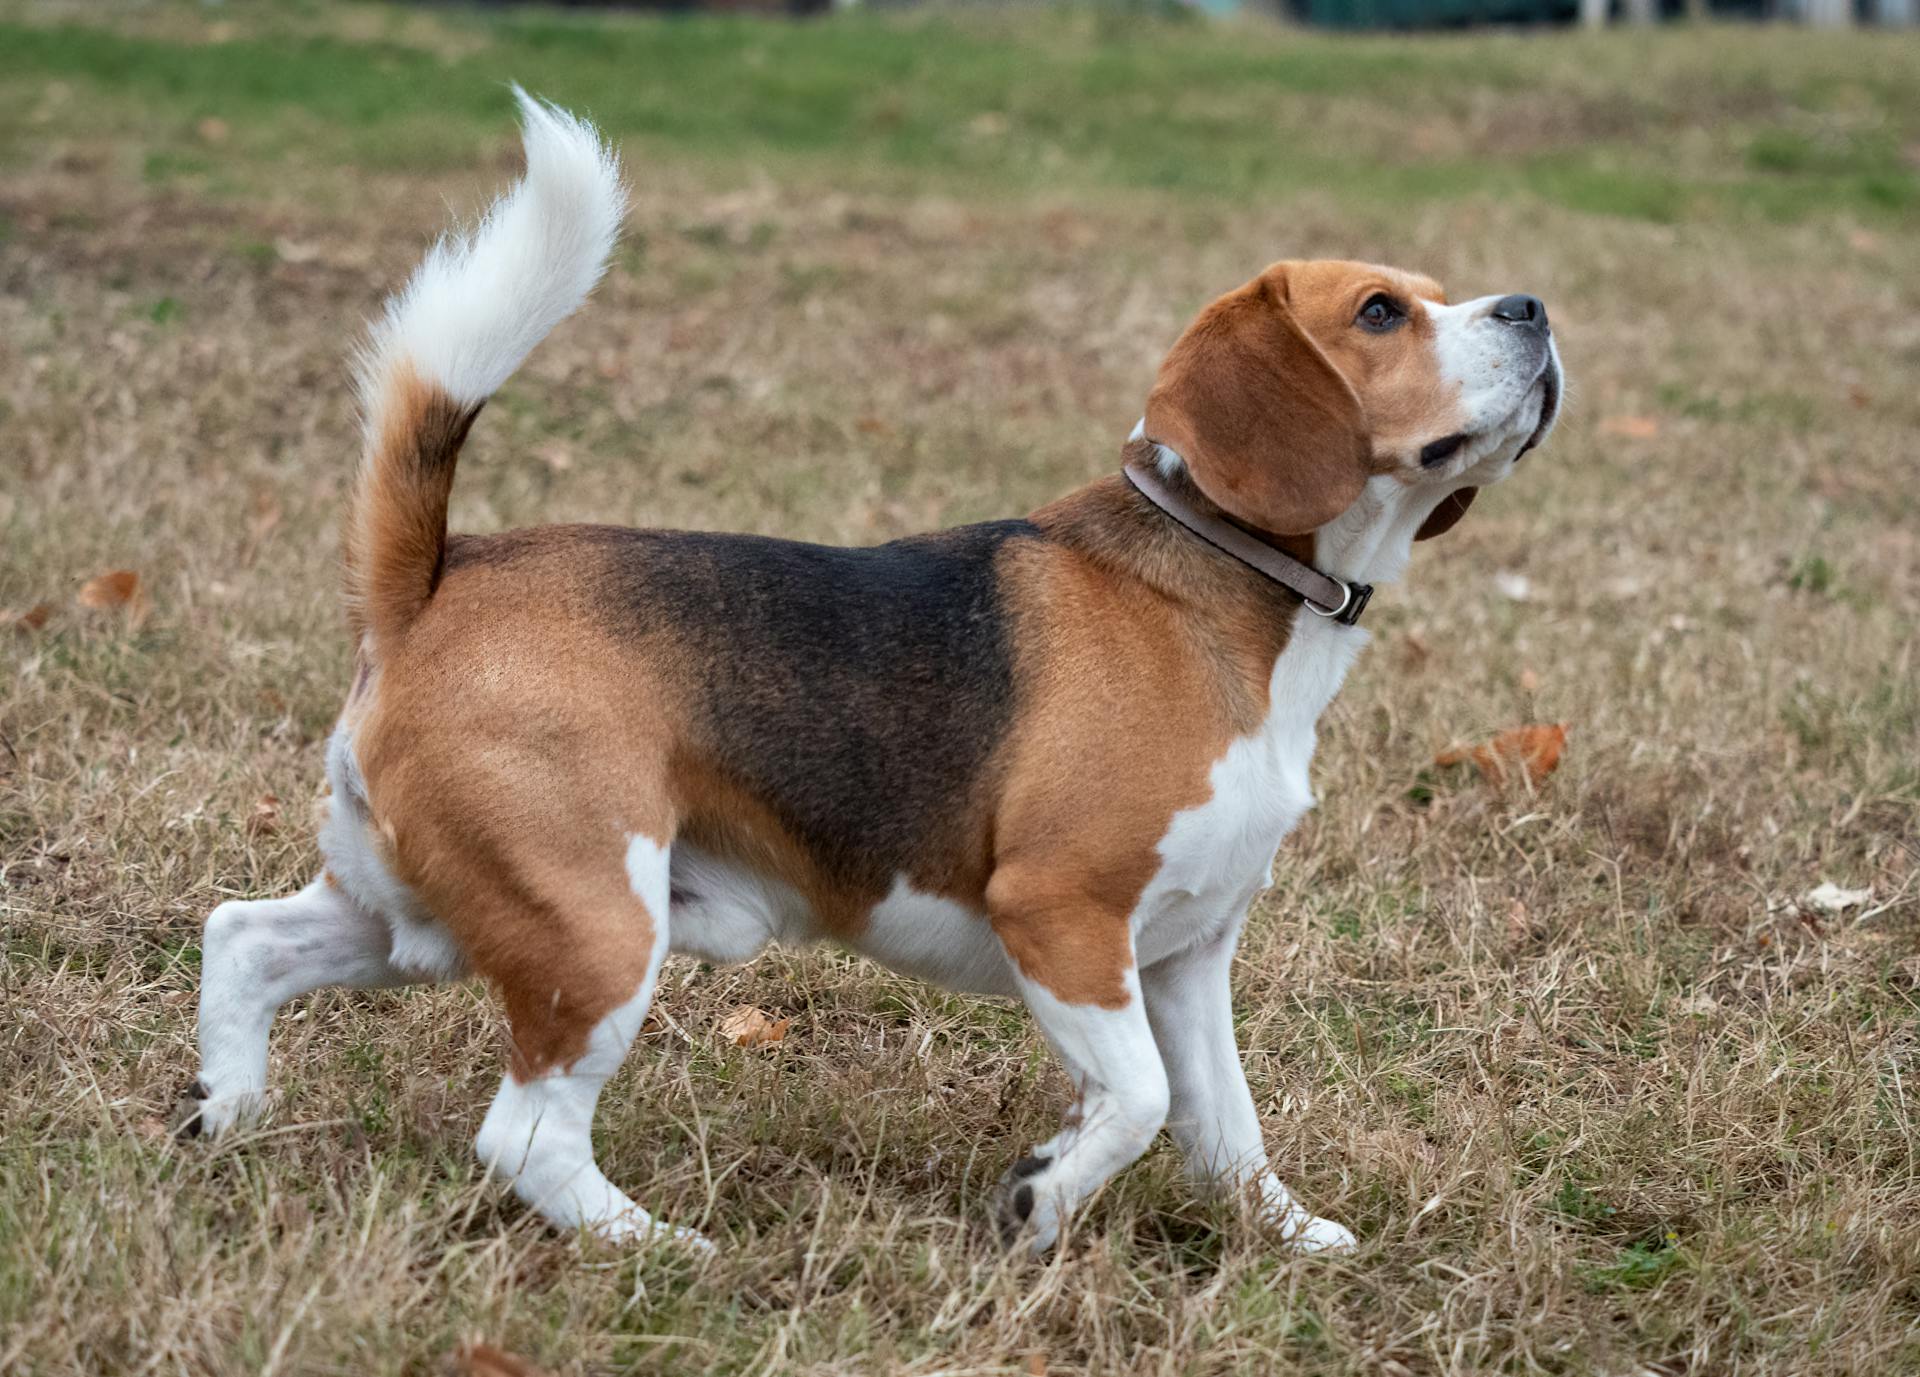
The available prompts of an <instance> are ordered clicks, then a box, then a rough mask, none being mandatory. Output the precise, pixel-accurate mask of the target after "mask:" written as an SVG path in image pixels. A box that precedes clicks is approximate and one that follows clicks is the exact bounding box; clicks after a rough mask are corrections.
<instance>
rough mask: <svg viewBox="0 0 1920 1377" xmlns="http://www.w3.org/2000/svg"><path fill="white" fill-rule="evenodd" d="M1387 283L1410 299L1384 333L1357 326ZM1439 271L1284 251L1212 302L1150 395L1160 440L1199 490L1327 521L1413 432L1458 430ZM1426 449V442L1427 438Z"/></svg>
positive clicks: (1278, 513)
mask: <svg viewBox="0 0 1920 1377" xmlns="http://www.w3.org/2000/svg"><path fill="white" fill-rule="evenodd" d="M1376 292H1386V293H1388V294H1390V295H1392V296H1393V297H1394V298H1395V299H1396V300H1398V301H1399V302H1400V303H1401V304H1402V305H1403V306H1405V307H1407V308H1408V321H1407V324H1406V325H1405V326H1404V327H1402V328H1401V329H1398V330H1394V331H1392V332H1390V333H1387V334H1371V333H1368V332H1365V331H1361V330H1357V329H1355V328H1354V324H1353V322H1354V317H1355V316H1356V315H1358V314H1359V312H1360V309H1361V308H1362V307H1363V306H1364V305H1365V304H1366V302H1367V301H1368V299H1369V298H1371V297H1372V296H1373V295H1374V294H1375V293H1376ZM1445 299H1446V298H1445V294H1444V293H1443V292H1442V291H1441V290H1440V287H1439V285H1438V284H1437V283H1435V282H1434V281H1432V280H1431V279H1430V278H1425V277H1421V276H1418V275H1417V274H1413V273H1403V272H1400V271H1398V270H1397V269H1393V268H1381V267H1375V266H1372V265H1370V264H1364V263H1341V262H1310V263H1292V262H1287V263H1275V264H1273V265H1272V266H1271V267H1269V268H1268V269H1267V270H1266V271H1265V272H1263V273H1261V274H1260V276H1258V277H1256V278H1254V279H1253V280H1252V281H1251V282H1248V283H1247V284H1245V285H1244V286H1242V287H1238V288H1236V289H1235V290H1233V291H1231V292H1228V293H1227V294H1226V295H1225V296H1222V297H1220V298H1219V299H1218V300H1217V301H1215V302H1213V304H1212V305H1210V306H1208V307H1207V308H1206V309H1205V310H1203V311H1202V312H1201V313H1200V315H1199V317H1198V318H1197V319H1195V321H1194V322H1193V324H1192V325H1190V326H1188V327H1187V330H1186V332H1185V333H1184V334H1183V335H1181V337H1180V338H1179V340H1178V341H1176V342H1175V344H1174V346H1173V348H1172V350H1170V351H1169V352H1168V354H1167V358H1166V361H1165V362H1164V363H1162V364H1161V366H1160V375H1159V378H1158V380H1157V381H1156V382H1155V384H1154V388H1153V392H1152V394H1151V395H1150V396H1149V397H1148V399H1147V411H1146V431H1147V435H1148V437H1149V438H1151V439H1153V440H1157V441H1159V442H1161V443H1162V444H1165V445H1168V446H1170V447H1171V448H1172V449H1174V450H1175V451H1176V452H1177V453H1179V454H1180V455H1181V456H1182V458H1184V459H1185V460H1186V463H1187V467H1188V469H1189V471H1190V472H1191V473H1192V475H1193V478H1194V481H1195V482H1196V483H1197V484H1198V485H1199V487H1200V490H1201V491H1202V492H1203V493H1205V494H1206V495H1207V496H1208V497H1209V498H1210V499H1212V501H1213V502H1214V503H1215V504H1217V505H1218V506H1219V507H1221V508H1222V509H1223V510H1224V511H1225V512H1226V513H1227V514H1228V515H1229V516H1231V517H1232V518H1234V519H1235V520H1237V521H1239V522H1241V523H1242V524H1245V525H1248V526H1251V527H1253V528H1255V529H1257V530H1261V531H1266V532H1271V533H1273V534H1276V535H1302V534H1305V533H1308V532H1311V531H1314V530H1316V529H1318V528H1319V527H1320V526H1323V525H1325V524H1326V523H1327V522H1328V521H1331V520H1332V519H1333V518H1334V517H1336V516H1338V515H1339V514H1340V513H1341V512H1343V511H1345V510H1346V509H1347V508H1348V507H1349V506H1351V505H1352V504H1353V502H1354V499H1356V498H1357V497H1359V495H1360V490H1361V488H1362V487H1363V486H1364V485H1365V483H1366V480H1367V478H1368V476H1369V475H1370V474H1372V473H1376V472H1384V471H1386V470H1387V469H1388V468H1389V467H1390V464H1389V462H1388V461H1387V456H1390V455H1392V454H1394V453H1396V452H1398V451H1402V450H1404V449H1405V448H1406V447H1407V446H1408V445H1409V444H1410V443H1413V442H1414V440H1415V437H1419V438H1421V439H1432V438H1435V437H1436V436H1437V435H1439V434H1444V433H1445V432H1446V430H1447V429H1448V428H1449V426H1448V425H1447V417H1448V415H1449V407H1450V406H1451V404H1452V401H1451V399H1450V398H1449V397H1448V396H1447V393H1446V389H1445V388H1444V386H1443V385H1442V384H1441V381H1440V377H1439V371H1438V366H1437V362H1436V360H1435V356H1434V350H1433V328H1432V322H1431V320H1430V319H1429V318H1428V317H1427V315H1426V313H1425V311H1424V310H1423V309H1422V303H1423V302H1427V301H1434V302H1443V301H1444V300H1445ZM1416 447H1417V446H1416Z"/></svg>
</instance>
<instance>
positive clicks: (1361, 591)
mask: <svg viewBox="0 0 1920 1377" xmlns="http://www.w3.org/2000/svg"><path fill="white" fill-rule="evenodd" d="M1336 581H1337V580H1336ZM1340 588H1341V590H1342V591H1343V592H1344V593H1345V594H1346V596H1345V597H1343V598H1342V599H1341V600H1340V605H1339V606H1338V607H1333V608H1327V607H1322V606H1320V605H1319V604H1318V603H1316V602H1314V600H1313V599H1312V598H1309V597H1306V596H1305V595H1302V597H1301V599H1300V601H1301V604H1302V605H1303V606H1304V607H1305V608H1306V609H1307V611H1309V612H1311V613H1313V615H1314V616H1316V617H1325V618H1327V619H1328V620H1329V621H1332V622H1334V623H1335V624H1337V625H1339V626H1352V625H1354V624H1355V623H1356V622H1358V621H1359V620H1360V614H1361V613H1362V612H1365V611H1366V610H1367V604H1368V603H1370V602H1372V601H1373V585H1372V584H1370V583H1342V584H1340Z"/></svg>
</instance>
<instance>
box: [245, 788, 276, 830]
mask: <svg viewBox="0 0 1920 1377" xmlns="http://www.w3.org/2000/svg"><path fill="white" fill-rule="evenodd" d="M279 830H280V799H279V796H278V795H275V794H262V795H260V800H259V802H257V803H255V804H254V805H253V816H252V817H250V818H248V819H247V835H248V836H250V837H270V836H272V835H273V834H274V833H275V832H278V831H279Z"/></svg>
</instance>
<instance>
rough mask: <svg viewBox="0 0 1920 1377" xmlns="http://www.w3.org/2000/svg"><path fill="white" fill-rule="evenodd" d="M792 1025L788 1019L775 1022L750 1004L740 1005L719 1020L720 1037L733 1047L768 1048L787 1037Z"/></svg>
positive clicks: (791, 1021)
mask: <svg viewBox="0 0 1920 1377" xmlns="http://www.w3.org/2000/svg"><path fill="white" fill-rule="evenodd" d="M792 1024H793V1020H792V1019H790V1018H783V1019H778V1020H776V1019H773V1018H770V1017H769V1016H768V1015H766V1014H764V1013H762V1012H761V1011H760V1010H758V1009H756V1008H754V1007H753V1006H752V1005H751V1004H742V1005H741V1006H740V1007H739V1008H737V1009H735V1010H734V1011H733V1012H732V1013H730V1014H728V1015H727V1016H726V1017H725V1018H723V1019H721V1020H720V1036H721V1037H723V1038H725V1039H726V1040H727V1041H728V1042H731V1043H732V1044H733V1045H734V1046H735V1047H770V1046H772V1045H773V1044H774V1043H776V1042H780V1041H782V1040H783V1039H784V1038H785V1037H786V1036H787V1029H788V1028H789V1027H791V1026H792Z"/></svg>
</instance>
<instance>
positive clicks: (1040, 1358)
mask: <svg viewBox="0 0 1920 1377" xmlns="http://www.w3.org/2000/svg"><path fill="white" fill-rule="evenodd" d="M1027 1377H1047V1355H1046V1354H1044V1353H1029V1354H1028V1355H1027Z"/></svg>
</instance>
